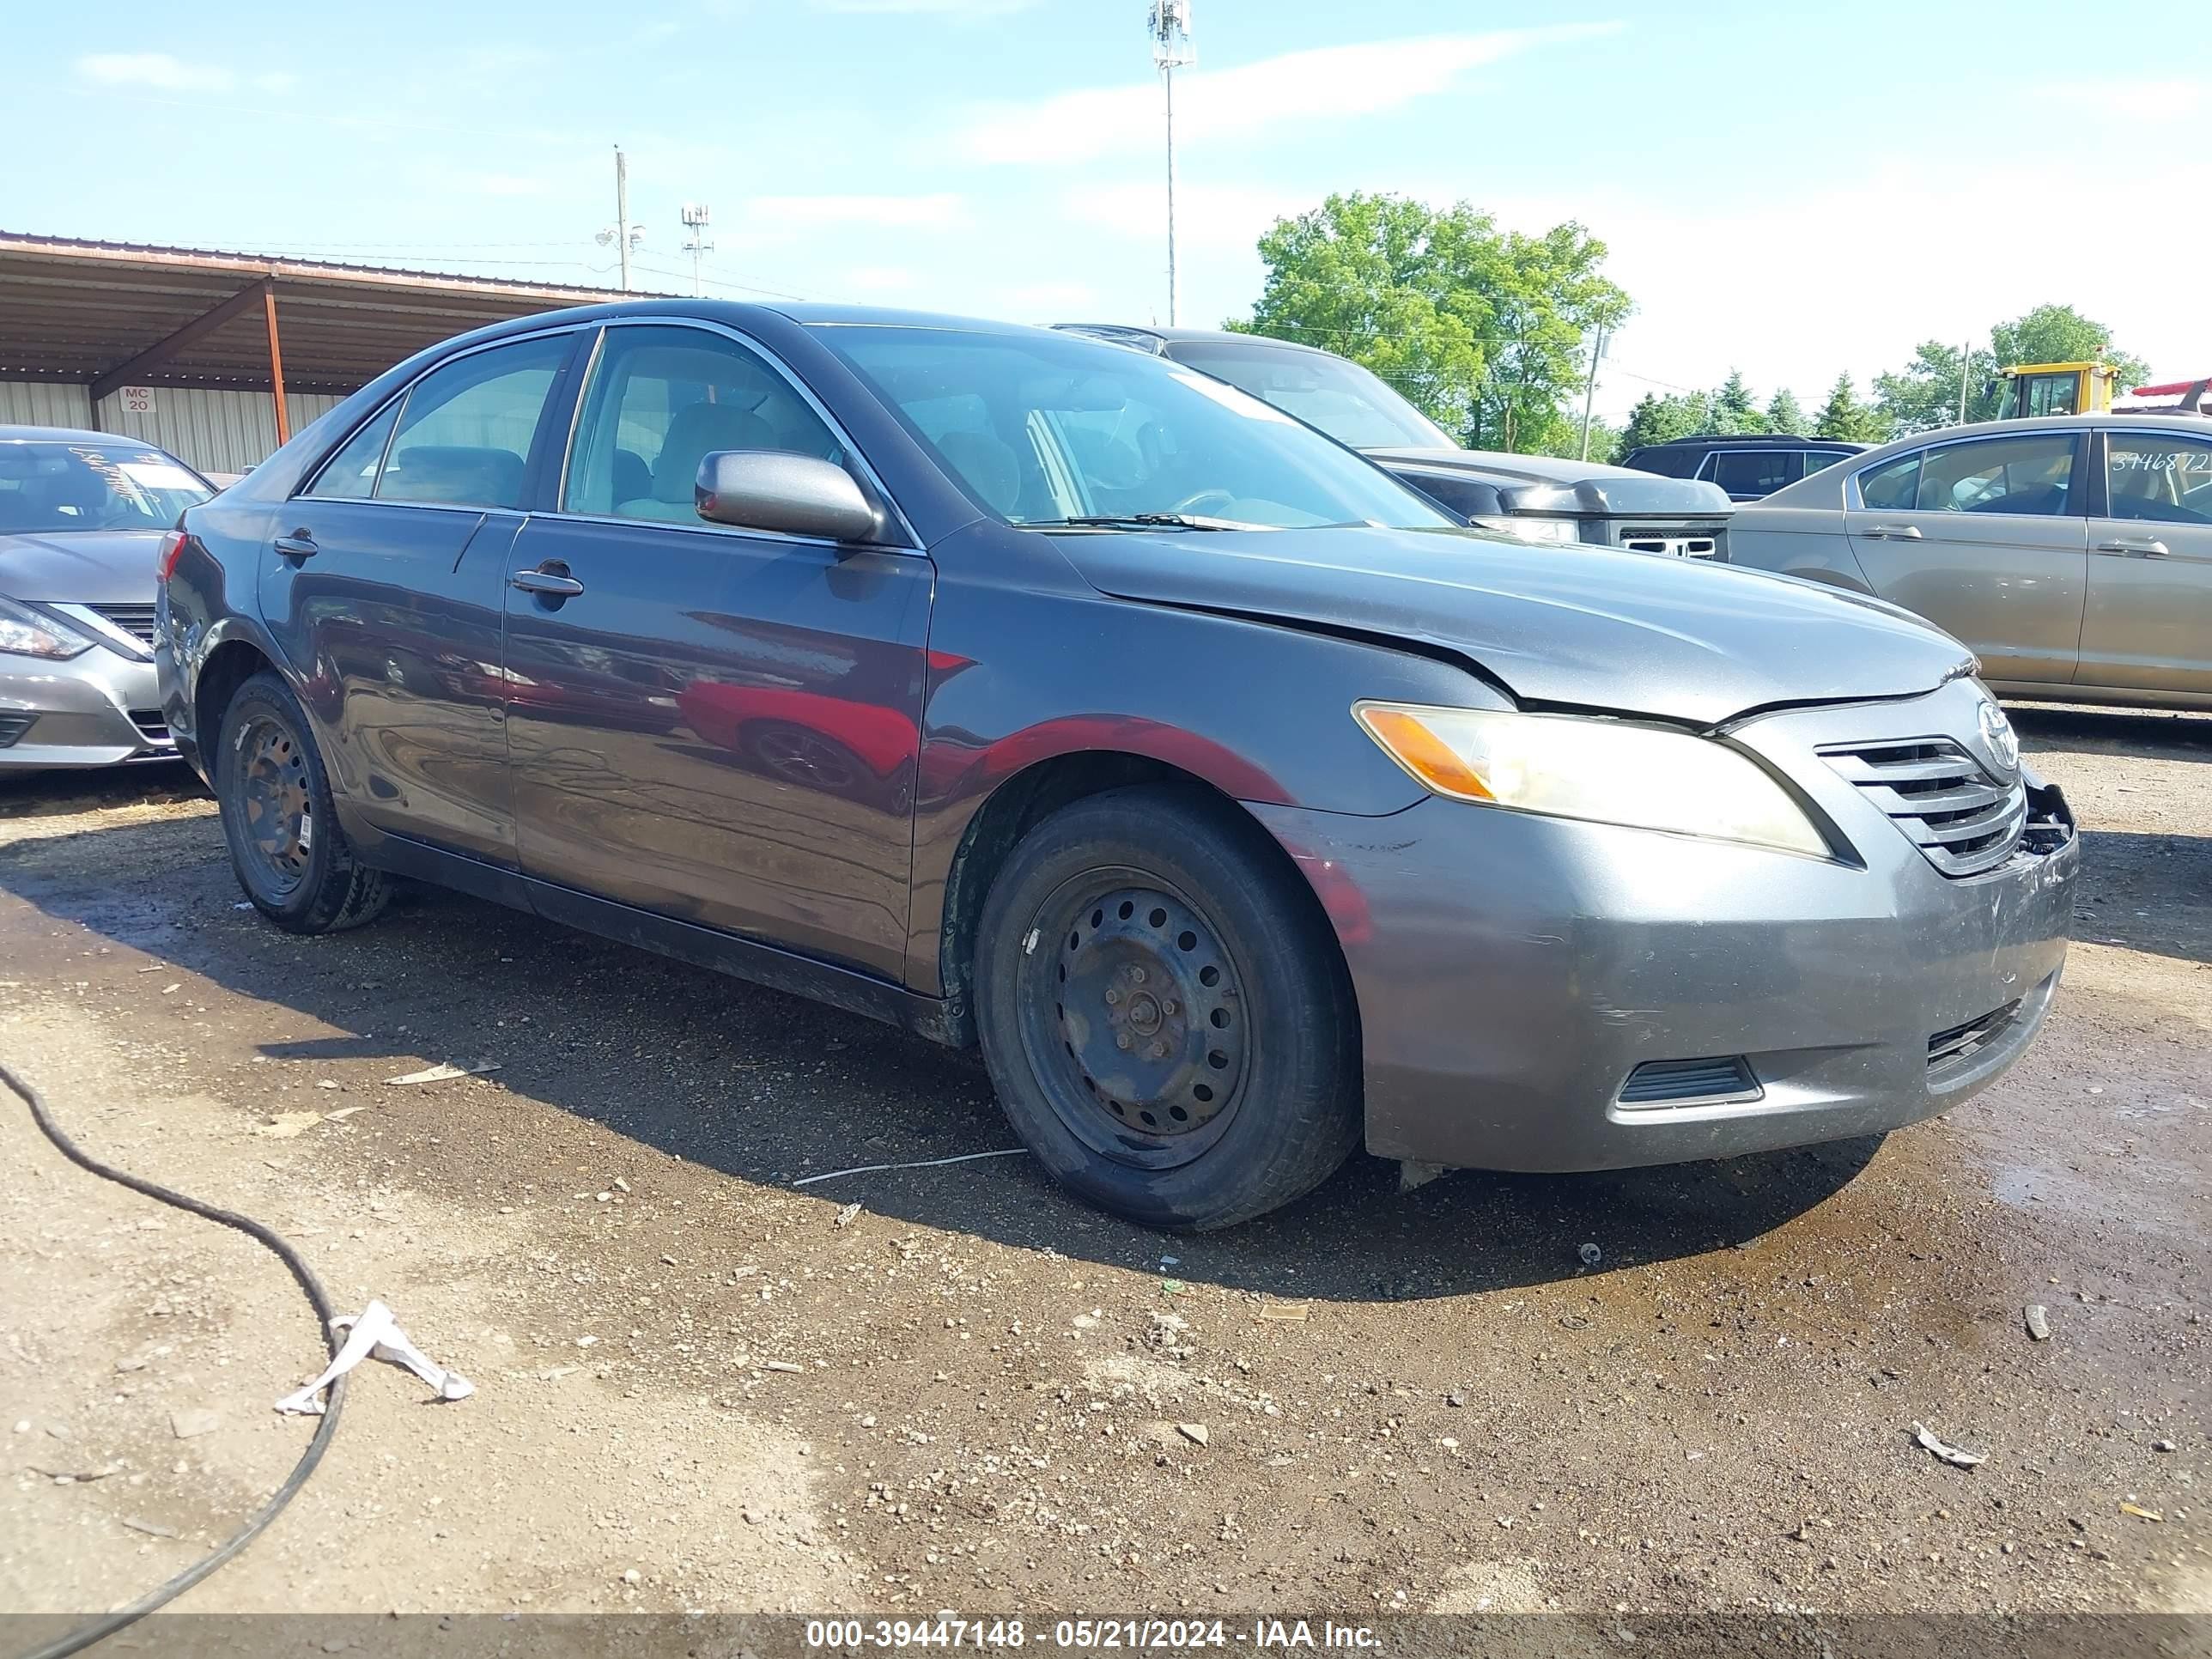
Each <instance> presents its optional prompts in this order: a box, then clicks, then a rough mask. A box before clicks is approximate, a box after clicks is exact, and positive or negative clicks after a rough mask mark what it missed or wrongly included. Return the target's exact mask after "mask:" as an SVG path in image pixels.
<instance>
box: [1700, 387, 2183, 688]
mask: <svg viewBox="0 0 2212 1659" xmlns="http://www.w3.org/2000/svg"><path fill="white" fill-rule="evenodd" d="M1729 536H1730V549H1729V550H1730V553H1731V556H1732V557H1733V560H1734V562H1735V563H1737V564H1743V565H1751V566H1753V567H1756V568H1759V569H1762V570H1774V571H1779V572H1781V573H1783V574H1785V575H1792V576H1807V577H1810V578H1812V579H1814V580H1817V581H1823V582H1828V583H1832V584H1833V585H1834V586H1838V587H1846V588H1850V589H1852V590H1853V591H1855V592H1862V593H1872V594H1875V595H1877V596H1879V597H1880V598H1881V599H1888V600H1891V601H1893V603H1895V604H1898V605H1903V606H1905V609H1907V610H1909V611H1917V612H1918V613H1919V614H1920V615H1921V616H1923V617H1927V618H1928V619H1929V621H1930V622H1933V623H1936V624H1937V625H1938V626H1940V627H1942V628H1944V629H1948V631H1949V632H1951V633H1952V634H1954V635H1957V636H1958V637H1959V638H1960V640H1963V641H1965V642H1966V644H1967V645H1969V646H1971V647H1973V650H1974V652H1975V653H1976V654H1977V655H1978V656H1979V657H1980V658H1981V659H1982V673H1983V677H1984V678H1985V679H1986V680H1987V681H1988V682H1989V684H1990V686H1991V688H1992V689H1993V690H1996V691H1997V692H1999V693H2000V694H2002V695H2003V696H2012V697H2021V698H2029V699H2039V700H2042V701H2045V702H2094V703H2135V704H2146V705H2157V706H2163V707H2167V708H2212V420H2207V419H2203V418H2201V417H2199V416H2190V415H2159V414H2126V413H2112V414H2096V415H2055V416H2046V417H2044V418H2042V419H2038V420H2026V421H1993V422H1984V423H1983V424H1980V425H1978V426H1959V427H1950V428H1945V429H1944V430H1942V431H1940V432H1929V433H1922V434H1920V435H1917V436H1916V437H1912V438H1906V439H1902V440H1900V441H1898V442H1896V443H1893V444H1887V445H1885V446H1884V447H1881V448H1880V449H1875V450H1871V451H1869V452H1868V453H1866V454H1864V455H1861V456H1858V457H1857V458H1855V459H1853V460H1852V461H1850V462H1849V463H1847V464H1845V465H1839V466H1833V467H1831V468H1829V469H1828V470H1827V471H1824V472H1819V473H1816V474H1814V476H1813V477H1809V478H1807V479H1805V480H1803V481H1802V483H1795V484H1792V485H1790V487H1789V488H1788V489H1781V490H1778V491H1777V492H1776V493H1775V494H1773V495H1770V496H1768V497H1767V498H1766V499H1765V501H1759V502H1757V503H1755V504H1753V505H1751V506H1748V507H1739V508H1738V509H1737V510H1736V514H1735V522H1734V524H1733V526H1731V528H1730V532H1729Z"/></svg>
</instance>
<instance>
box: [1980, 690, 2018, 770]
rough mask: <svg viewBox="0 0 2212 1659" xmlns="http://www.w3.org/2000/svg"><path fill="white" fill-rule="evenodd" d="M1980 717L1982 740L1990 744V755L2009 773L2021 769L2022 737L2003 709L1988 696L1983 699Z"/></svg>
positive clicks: (2000, 767)
mask: <svg viewBox="0 0 2212 1659" xmlns="http://www.w3.org/2000/svg"><path fill="white" fill-rule="evenodd" d="M1978 719H1979V720H1980V722H1981V727H1982V741H1983V742H1984V744H1987V745H1988V746H1989V751H1990V758H1991V759H1992V760H1994V761H1996V763H1997V765H1998V767H1999V769H2002V771H2004V772H2006V773H2007V774H2010V773H2014V772H2017V771H2019V770H2020V738H2018V737H2017V736H2016V735H2015V733H2014V732H2013V729H2012V722H2011V721H2010V720H2007V719H2006V718H2005V712H2004V710H2003V709H2002V708H1998V707H1997V706H1996V703H1994V702H1990V700H1989V699H1988V698H1987V697H1984V698H1983V699H1982V705H1981V708H1980V710H1979V713H1978Z"/></svg>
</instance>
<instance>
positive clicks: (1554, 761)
mask: <svg viewBox="0 0 2212 1659" xmlns="http://www.w3.org/2000/svg"><path fill="white" fill-rule="evenodd" d="M1352 714H1354V715H1355V716H1356V717H1357V718H1358V721H1359V723H1360V725H1361V726H1364V727H1365V728H1366V731H1367V734H1368V736H1370V737H1371V738H1374V739H1375V741H1376V743H1378V744H1381V745H1382V746H1383V752H1384V753H1385V754H1387V755H1389V757H1390V758H1391V759H1393V760H1395V761H1396V762H1397V763H1398V764H1399V765H1401V766H1402V767H1404V768H1405V769H1406V770H1407V771H1408V772H1410V773H1411V774H1413V777H1414V778H1415V779H1416V780H1417V781H1419V782H1420V783H1422V784H1424V785H1425V786H1426V787H1429V788H1430V789H1432V790H1434V791H1435V792H1436V793H1437V794H1440V795H1448V796H1449V797H1451V798H1452V799H1455V800H1466V801H1476V802H1480V804H1482V805H1486V806H1504V807H1509V808H1510V809H1512V810H1513V811H1519V812H1541V813H1544V814H1547V815H1548V816H1550V817H1561V818H1582V819H1586V820H1588V821H1589V822H1590V823H1620V824H1627V825H1629V826H1631V827H1632V828H1636V829H1662V830H1668V831H1670V832H1672V833H1674V834H1675V835H1681V836H1705V837H1706V838H1708V839H1711V840H1714V841H1739V842H1749V843H1750V844H1751V845H1753V846H1754V847H1774V848H1780V849H1781V850H1783V851H1784V852H1787V853H1802V854H1806V855H1807V856H1808V857H1812V858H1826V856H1828V850H1829V849H1828V844H1827V842H1826V840H1824V839H1823V838H1822V836H1821V835H1820V831H1819V830H1817V829H1814V827H1813V823H1812V821H1811V820H1810V819H1808V817H1806V816H1805V814H1804V812H1803V811H1802V809H1801V808H1800V807H1799V806H1798V805H1797V803H1796V801H1794V800H1792V799H1790V795H1789V793H1788V792H1786V791H1785V790H1784V788H1783V787H1782V786H1781V785H1780V784H1778V783H1777V782H1776V781H1774V780H1773V779H1772V778H1771V777H1769V776H1768V775H1766V774H1765V772H1764V771H1762V770H1760V769H1759V767H1758V766H1756V765H1754V764H1753V763H1752V762H1751V761H1749V760H1747V759H1746V758H1745V757H1743V756H1741V755H1740V754H1738V753H1737V752H1736V751H1735V750H1733V749H1729V748H1727V747H1726V746H1724V745H1723V744H1717V743H1714V742H1712V741H1711V739H1709V738H1698V737H1692V736H1691V735H1689V734H1688V733H1687V732H1667V731H1661V730H1659V729H1657V728H1656V727H1653V726H1632V725H1629V724H1627V723H1626V722H1624V721H1620V720H1591V719H1588V718H1586V717H1583V716H1580V715H1570V714H1505V713H1500V712H1497V711H1494V710H1491V709H1486V708H1421V707H1419V706H1417V705H1414V704H1412V703H1401V702H1362V703H1358V704H1356V705H1354V707H1353V708H1352Z"/></svg>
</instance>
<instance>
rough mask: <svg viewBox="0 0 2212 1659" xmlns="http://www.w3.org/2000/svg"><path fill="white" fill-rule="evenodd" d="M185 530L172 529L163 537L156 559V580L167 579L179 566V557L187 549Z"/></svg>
mask: <svg viewBox="0 0 2212 1659" xmlns="http://www.w3.org/2000/svg"><path fill="white" fill-rule="evenodd" d="M184 550H185V532H183V531H181V530H172V531H171V532H169V533H168V534H167V535H166V536H164V537H162V538H161V552H160V553H159V554H158V555H156V556H155V560H154V580H156V581H163V582H165V581H167V580H169V576H170V574H171V573H172V572H173V571H174V570H175V569H176V568H177V557H178V556H179V554H181V553H182V552H183V551H184Z"/></svg>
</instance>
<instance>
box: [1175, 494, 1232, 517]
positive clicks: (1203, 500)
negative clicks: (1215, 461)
mask: <svg viewBox="0 0 2212 1659" xmlns="http://www.w3.org/2000/svg"><path fill="white" fill-rule="evenodd" d="M1236 500H1237V498H1236V497H1235V496H1234V495H1231V494H1230V493H1229V492H1228V491H1227V490H1225V489H1199V490H1194V491H1192V492H1191V494H1189V495H1186V496H1184V497H1183V498H1182V500H1181V501H1177V502H1176V504H1175V505H1174V506H1173V507H1170V508H1169V509H1168V510H1169V511H1170V512H1171V513H1198V512H1202V511H1205V510H1206V509H1208V508H1212V507H1230V506H1233V505H1234V504H1235V502H1236Z"/></svg>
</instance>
